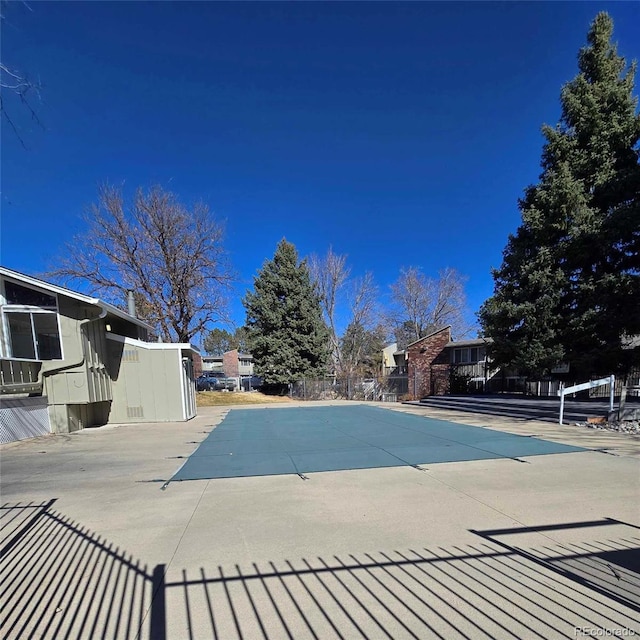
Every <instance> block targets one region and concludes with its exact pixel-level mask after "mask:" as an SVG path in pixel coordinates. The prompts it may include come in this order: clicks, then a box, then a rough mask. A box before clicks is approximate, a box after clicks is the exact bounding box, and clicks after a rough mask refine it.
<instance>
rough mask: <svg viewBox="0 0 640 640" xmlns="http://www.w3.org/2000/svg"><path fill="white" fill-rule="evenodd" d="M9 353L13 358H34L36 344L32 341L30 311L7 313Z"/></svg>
mask: <svg viewBox="0 0 640 640" xmlns="http://www.w3.org/2000/svg"><path fill="white" fill-rule="evenodd" d="M7 321H8V324H9V336H10V338H11V355H12V356H13V357H14V358H26V359H28V360H35V359H36V346H35V344H34V342H33V331H32V328H31V314H30V313H8V314H7Z"/></svg>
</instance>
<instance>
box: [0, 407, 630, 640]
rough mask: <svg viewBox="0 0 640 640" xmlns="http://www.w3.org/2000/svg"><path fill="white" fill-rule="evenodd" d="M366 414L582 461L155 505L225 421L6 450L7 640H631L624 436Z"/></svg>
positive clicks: (204, 490)
mask: <svg viewBox="0 0 640 640" xmlns="http://www.w3.org/2000/svg"><path fill="white" fill-rule="evenodd" d="M314 404H316V403H304V404H297V403H293V404H292V406H296V405H297V406H310V405H314ZM318 404H320V403H318ZM322 404H326V403H322ZM337 404H339V403H337ZM379 406H382V407H384V408H386V409H389V410H391V411H394V410H395V411H403V412H411V413H415V414H416V415H426V416H434V417H445V419H448V420H455V421H457V422H460V423H464V424H469V425H475V426H488V427H490V428H492V429H499V430H503V431H506V432H509V433H517V434H520V435H535V436H536V437H538V438H541V439H546V440H551V441H556V442H562V443H565V444H571V445H576V446H580V447H585V448H587V449H591V451H585V452H578V453H571V454H553V455H541V456H534V457H531V458H525V459H524V461H516V460H512V459H499V460H477V461H471V462H456V463H443V464H432V465H426V466H424V467H423V468H422V469H416V468H411V467H389V468H382V469H362V470H353V471H335V472H323V473H313V474H309V475H308V480H303V479H301V478H300V477H298V476H295V475H286V476H278V475H274V476H264V477H250V478H222V479H215V480H193V481H185V482H172V483H170V484H169V485H168V486H167V487H166V488H165V489H164V490H163V489H162V487H163V486H164V485H165V482H166V481H167V480H168V479H169V478H171V477H172V476H173V475H174V473H175V472H176V470H177V469H178V468H179V467H180V465H181V464H182V463H183V462H184V460H185V458H186V457H187V456H189V455H190V454H191V453H192V452H193V451H194V449H195V448H196V447H197V446H198V443H200V442H201V441H202V440H204V438H205V437H206V435H207V433H208V432H209V431H210V430H211V428H214V427H215V425H216V424H219V423H220V421H221V420H222V419H223V417H224V416H225V415H226V412H227V411H228V410H229V409H227V408H213V407H212V408H207V409H201V410H200V415H199V416H198V417H197V418H196V419H194V420H191V421H190V422H187V423H158V424H146V425H130V426H112V427H103V428H99V429H93V430H85V431H81V432H78V433H74V434H71V435H64V436H46V437H42V438H37V439H34V440H30V441H23V442H18V443H14V444H11V445H6V446H4V447H3V448H2V449H1V453H2V469H1V473H2V500H1V502H2V520H1V522H2V558H1V561H0V584H1V585H2V597H1V601H2V603H3V607H2V612H1V614H0V618H1V622H2V633H3V635H4V637H6V638H93V637H113V638H153V639H154V640H155V639H158V640H162V639H165V638H169V639H176V640H182V639H186V638H188V639H191V638H212V637H213V638H220V639H223V640H227V639H232V638H245V639H248V640H253V639H254V638H270V639H273V638H295V639H296V640H298V638H320V639H324V638H347V639H350V638H356V637H365V638H393V639H398V638H432V637H433V638H438V637H440V638H457V637H461V638H465V637H466V638H478V637H489V638H523V637H527V638H536V637H537V638H566V637H580V634H582V635H585V634H587V633H588V630H589V629H591V630H596V629H600V630H610V631H615V632H619V633H627V634H629V633H630V632H631V631H629V630H633V631H635V633H636V634H640V566H639V564H640V563H639V562H638V548H639V547H640V507H639V506H638V505H639V503H640V501H639V498H640V438H638V437H637V436H630V435H624V434H619V433H609V432H604V431H593V430H587V429H584V428H580V427H575V426H565V427H560V426H558V425H554V424H551V423H548V422H537V421H535V420H530V419H527V420H518V419H514V418H501V417H499V416H487V415H480V414H477V415H476V414H471V413H464V416H457V415H456V414H455V413H454V414H451V413H450V412H449V413H447V415H446V416H443V415H441V414H439V413H438V411H439V410H435V409H430V408H428V407H416V406H409V405H379ZM280 407H281V405H279V408H280ZM232 410H233V409H232ZM256 410H265V411H268V410H269V409H268V408H260V407H258V408H256ZM576 629H577V630H578V631H576Z"/></svg>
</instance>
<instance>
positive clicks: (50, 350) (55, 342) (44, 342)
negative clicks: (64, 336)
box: [31, 313, 62, 360]
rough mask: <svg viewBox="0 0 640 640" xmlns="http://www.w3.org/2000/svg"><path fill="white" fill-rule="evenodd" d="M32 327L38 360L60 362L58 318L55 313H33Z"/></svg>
mask: <svg viewBox="0 0 640 640" xmlns="http://www.w3.org/2000/svg"><path fill="white" fill-rule="evenodd" d="M31 317H32V318H33V327H34V329H35V334H36V342H37V347H38V360H60V359H61V358H62V351H61V349H60V335H59V334H58V316H57V314H55V313H34V314H32V316H31Z"/></svg>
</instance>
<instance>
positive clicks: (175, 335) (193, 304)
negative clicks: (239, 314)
mask: <svg viewBox="0 0 640 640" xmlns="http://www.w3.org/2000/svg"><path fill="white" fill-rule="evenodd" d="M85 222H86V224H87V229H86V231H85V232H84V233H82V234H80V235H79V236H77V237H76V238H74V240H73V241H72V242H71V243H69V245H68V246H67V247H66V251H65V254H64V257H63V258H60V259H59V261H58V264H57V266H56V267H55V268H54V269H52V270H51V271H50V273H49V275H50V276H52V277H54V278H56V279H57V280H60V281H63V282H67V281H72V282H73V281H79V282H83V283H86V284H88V286H89V288H90V289H91V291H92V292H94V293H95V294H96V295H100V296H101V297H103V298H104V299H105V300H108V301H110V302H113V303H114V304H117V305H119V306H121V307H124V306H125V305H124V302H125V300H126V296H127V292H128V291H129V290H133V291H134V292H135V298H136V302H137V306H138V312H139V315H140V317H142V318H144V319H145V320H146V321H147V322H149V323H150V324H151V325H153V326H154V327H156V331H157V333H158V335H159V336H160V337H161V338H162V339H163V340H165V341H171V340H178V341H179V342H190V341H191V339H192V338H193V337H194V336H196V335H197V334H198V333H200V332H202V331H203V330H204V329H205V327H206V325H207V324H209V323H210V322H212V321H215V320H224V319H225V309H226V304H225V299H224V292H225V288H226V286H227V285H228V284H229V282H230V273H229V268H228V264H227V261H226V254H225V251H224V248H223V245H222V240H223V232H224V227H223V224H221V223H220V222H218V221H216V220H215V219H214V217H213V215H212V214H211V212H210V211H209V208H208V207H207V205H205V204H203V203H198V204H195V205H194V206H193V207H192V208H191V209H187V208H186V207H185V206H184V205H182V204H181V203H180V202H178V200H177V198H176V196H175V195H174V194H173V193H171V192H169V191H165V190H163V189H162V187H159V186H154V187H151V189H149V191H147V192H145V191H143V190H142V189H138V190H137V191H136V193H135V195H134V197H133V200H132V201H131V203H130V204H129V205H127V203H125V200H124V197H123V194H122V191H121V190H120V189H118V188H115V187H113V186H108V185H106V186H103V187H101V188H100V189H99V194H98V202H97V204H94V205H93V206H92V207H91V208H90V210H89V211H88V213H87V214H86V215H85Z"/></svg>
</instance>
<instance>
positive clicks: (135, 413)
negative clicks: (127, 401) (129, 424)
mask: <svg viewBox="0 0 640 640" xmlns="http://www.w3.org/2000/svg"><path fill="white" fill-rule="evenodd" d="M127 418H144V411H143V410H142V407H127Z"/></svg>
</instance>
